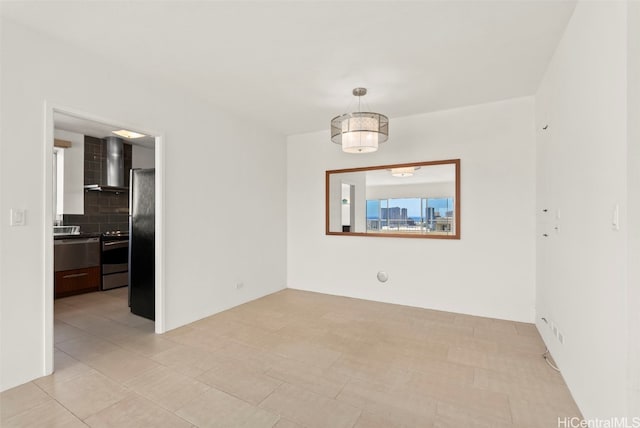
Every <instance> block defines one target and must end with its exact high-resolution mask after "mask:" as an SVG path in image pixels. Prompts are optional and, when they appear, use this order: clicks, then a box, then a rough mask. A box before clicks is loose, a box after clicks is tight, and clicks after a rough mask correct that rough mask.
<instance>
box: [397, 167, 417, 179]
mask: <svg viewBox="0 0 640 428" xmlns="http://www.w3.org/2000/svg"><path fill="white" fill-rule="evenodd" d="M418 169H420V167H419V166H405V167H401V168H391V169H390V171H391V175H393V176H394V177H411V176H412V175H413V173H414V172H416V170H418Z"/></svg>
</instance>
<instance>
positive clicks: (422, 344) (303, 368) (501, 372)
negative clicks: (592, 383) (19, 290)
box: [0, 289, 579, 428]
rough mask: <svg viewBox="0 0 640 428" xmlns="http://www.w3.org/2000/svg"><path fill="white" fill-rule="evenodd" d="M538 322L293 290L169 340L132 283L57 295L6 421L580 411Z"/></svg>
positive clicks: (434, 420)
mask: <svg viewBox="0 0 640 428" xmlns="http://www.w3.org/2000/svg"><path fill="white" fill-rule="evenodd" d="M543 351H544V345H543V343H542V340H541V339H540V336H539V335H538V332H537V331H536V329H535V327H534V326H533V325H532V324H523V323H516V322H508V321H500V320H495V319H488V318H480V317H473V316H467V315H459V314H454V313H447V312H439V311H431V310H424V309H417V308H411V307H406V306H398V305H390V304H385V303H376V302H369V301H364V300H357V299H350V298H345V297H336V296H328V295H323V294H317V293H310V292H304V291H297V290H284V291H281V292H279V293H275V294H272V295H270V296H267V297H264V298H262V299H258V300H255V301H253V302H250V303H247V304H244V305H241V306H238V307H236V308H234V309H231V310H228V311H225V312H222V313H220V314H217V315H214V316H211V317H209V318H206V319H203V320H200V321H197V322H195V323H193V324H190V325H188V326H185V327H181V328H179V329H176V330H173V331H170V332H168V333H166V334H164V335H155V334H153V323H152V322H151V321H148V320H145V319H143V318H140V317H137V316H135V315H132V314H130V313H129V311H128V308H127V305H126V289H119V290H112V291H109V292H102V293H92V294H85V295H81V296H75V297H70V298H66V299H61V300H57V301H56V303H55V368H56V370H55V373H54V374H53V375H51V376H47V377H43V378H40V379H37V380H35V381H33V382H30V383H27V384H25V385H22V386H19V387H16V388H13V389H11V390H8V391H5V392H3V393H2V394H0V404H1V407H0V408H1V416H0V417H1V419H0V425H1V426H2V427H65V428H66V427H75V426H78V427H82V426H91V427H193V426H198V427H247V428H253V427H278V428H290V427H311V428H314V427H318V428H340V427H345V428H350V427H358V428H365V427H369V428H373V427H384V428H393V427H421V428H422V427H443V428H444V427H451V428H459V427H487V428H500V427H518V428H534V427H540V428H549V427H556V426H557V418H558V417H565V416H566V417H572V416H579V411H578V409H577V408H576V405H575V403H574V401H573V399H572V398H571V396H570V394H569V392H568V390H567V387H566V385H565V383H564V382H563V380H562V377H561V376H560V375H559V374H558V373H556V372H554V371H553V370H552V369H551V368H549V367H548V366H547V365H546V363H545V362H544V361H543V359H542V357H541V354H542V352H543Z"/></svg>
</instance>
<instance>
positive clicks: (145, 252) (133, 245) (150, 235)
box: [129, 169, 156, 320]
mask: <svg viewBox="0 0 640 428" xmlns="http://www.w3.org/2000/svg"><path fill="white" fill-rule="evenodd" d="M130 174H131V176H130V181H129V306H130V307H131V312H132V313H134V314H136V315H139V316H141V317H145V318H148V319H150V320H155V318H156V298H155V295H156V293H155V291H156V274H155V272H156V270H155V260H156V259H155V257H156V251H155V249H156V243H155V241H156V239H155V227H156V213H155V207H156V198H155V189H156V186H155V181H156V180H155V177H156V171H155V169H132V170H131V173H130Z"/></svg>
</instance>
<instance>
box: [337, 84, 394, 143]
mask: <svg viewBox="0 0 640 428" xmlns="http://www.w3.org/2000/svg"><path fill="white" fill-rule="evenodd" d="M366 94H367V89H366V88H355V89H354V90H353V95H354V96H356V97H358V111H357V112H353V113H345V114H343V115H340V116H336V117H334V118H333V119H331V141H333V142H334V143H336V144H341V145H342V151H343V152H345V153H371V152H375V151H376V150H378V144H380V143H384V142H385V141H387V139H388V138H389V118H388V117H387V116H385V115H383V114H379V113H371V112H363V111H360V103H361V98H362V97H363V96H365V95H366Z"/></svg>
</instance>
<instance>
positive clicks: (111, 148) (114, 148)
mask: <svg viewBox="0 0 640 428" xmlns="http://www.w3.org/2000/svg"><path fill="white" fill-rule="evenodd" d="M104 140H105V143H106V146H107V156H106V159H105V160H103V162H104V163H103V165H102V168H104V169H105V171H106V182H103V183H96V184H87V185H85V186H84V188H85V190H91V191H97V192H116V193H120V192H129V188H128V187H125V181H124V140H123V139H121V138H118V137H106V138H105V139H104ZM102 175H103V176H104V174H102Z"/></svg>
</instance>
